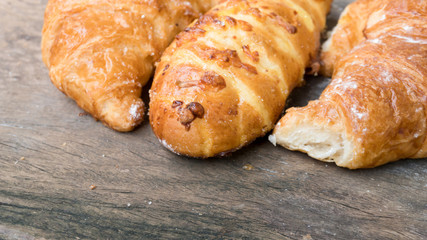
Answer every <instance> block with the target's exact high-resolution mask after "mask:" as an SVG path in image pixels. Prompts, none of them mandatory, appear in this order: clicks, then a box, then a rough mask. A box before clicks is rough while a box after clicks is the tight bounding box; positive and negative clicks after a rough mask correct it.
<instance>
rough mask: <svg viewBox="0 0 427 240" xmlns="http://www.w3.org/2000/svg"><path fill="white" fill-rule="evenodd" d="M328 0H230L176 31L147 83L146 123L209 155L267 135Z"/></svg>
mask: <svg viewBox="0 0 427 240" xmlns="http://www.w3.org/2000/svg"><path fill="white" fill-rule="evenodd" d="M330 4H331V0H310V1H308V0H286V1H285V0H270V1H266V0H264V1H262V0H258V1H255V0H247V1H244V0H233V1H225V2H223V3H222V4H220V5H218V6H216V7H214V8H213V9H212V10H210V11H209V12H208V13H206V14H205V15H204V16H202V17H200V18H199V19H198V20H197V21H196V22H195V23H193V24H192V25H190V26H189V27H188V28H186V29H185V30H184V32H182V33H180V34H179V35H178V36H177V37H176V39H175V41H174V42H173V43H172V44H171V46H169V47H168V48H167V49H166V50H165V52H164V54H163V56H162V58H161V60H160V62H159V64H158V67H157V70H156V73H155V76H154V80H153V85H152V88H151V90H150V112H149V116H150V124H151V126H152V128H153V131H154V133H155V134H156V136H157V137H158V138H159V140H160V141H161V143H162V144H163V145H164V146H166V147H167V148H168V149H170V150H171V151H173V152H175V153H178V154H183V155H188V156H192V157H200V158H207V157H212V156H216V155H224V154H226V153H229V152H232V151H235V150H237V149H239V148H241V147H242V146H244V145H246V144H248V143H249V142H251V141H253V140H254V139H256V138H257V137H260V136H263V135H265V134H266V133H267V132H269V131H270V130H271V129H272V128H273V127H274V123H275V122H276V121H277V119H278V118H279V116H280V114H281V112H282V111H283V108H284V105H285V100H286V98H287V96H288V95H289V93H290V91H291V90H292V89H293V88H294V87H295V86H297V85H298V84H300V83H301V81H302V77H303V74H304V69H305V68H306V67H308V66H310V64H311V61H312V60H314V59H316V58H317V57H316V55H317V50H318V48H319V45H320V43H319V35H320V31H321V30H322V29H323V27H324V25H325V18H326V14H327V12H328V11H329V7H330Z"/></svg>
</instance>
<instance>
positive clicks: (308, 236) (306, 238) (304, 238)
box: [302, 234, 313, 240]
mask: <svg viewBox="0 0 427 240" xmlns="http://www.w3.org/2000/svg"><path fill="white" fill-rule="evenodd" d="M302 239H303V240H312V239H313V238H312V237H311V235H310V234H307V235H305V236H303V237H302Z"/></svg>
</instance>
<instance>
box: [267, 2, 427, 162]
mask: <svg viewBox="0 0 427 240" xmlns="http://www.w3.org/2000/svg"><path fill="white" fill-rule="evenodd" d="M360 2H366V1H360ZM372 2H375V1H372ZM377 2H378V3H380V4H377V8H376V9H374V10H373V11H372V12H371V13H370V14H369V15H367V19H365V20H364V21H361V22H363V23H364V26H358V27H357V28H354V29H346V28H344V27H343V26H338V30H337V31H336V32H335V33H334V35H332V44H334V42H340V39H339V38H352V36H355V35H363V37H364V38H366V40H362V42H361V43H360V44H359V45H357V46H355V47H353V49H350V48H351V47H350V45H348V46H347V47H346V46H345V44H342V45H338V46H333V45H331V48H330V49H329V51H331V52H330V53H332V54H333V55H335V56H339V54H336V53H335V52H333V49H340V50H339V51H341V53H346V55H345V56H343V57H339V58H337V59H336V60H335V61H334V63H332V65H333V69H334V74H333V78H332V82H331V84H330V85H329V86H328V87H327V88H326V89H325V90H324V92H323V93H322V95H321V96H320V99H319V100H316V101H312V102H310V103H309V104H308V106H306V107H303V108H291V109H289V110H288V111H287V113H286V114H285V116H284V117H283V118H282V119H281V120H280V122H279V123H278V124H277V126H276V128H275V130H274V132H273V135H272V136H271V140H272V141H273V142H275V143H278V144H280V145H282V146H284V147H286V148H288V149H291V150H299V151H302V152H306V153H307V154H308V155H310V156H311V157H313V158H316V159H319V160H322V161H328V162H335V163H336V164H337V165H338V166H341V167H346V168H350V169H357V168H371V167H376V166H379V165H382V164H386V163H388V162H392V161H396V160H399V159H404V158H425V157H427V24H426V23H427V2H426V1H419V0H384V1H377ZM353 6H358V5H357V3H356V4H355V5H350V7H349V9H348V11H347V12H348V13H350V12H352V11H356V10H358V11H361V13H360V14H359V16H361V15H363V14H364V13H363V11H364V9H363V8H356V9H352V7H353ZM353 16H355V15H353ZM343 17H346V15H345V16H343ZM347 17H348V16H347ZM349 21H352V19H349ZM353 21H354V22H356V20H353ZM340 24H341V21H340ZM351 30H355V31H363V34H360V33H352V32H351ZM347 34H350V35H352V36H347Z"/></svg>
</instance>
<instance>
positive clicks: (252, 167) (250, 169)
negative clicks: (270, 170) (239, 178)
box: [243, 163, 254, 171]
mask: <svg viewBox="0 0 427 240" xmlns="http://www.w3.org/2000/svg"><path fill="white" fill-rule="evenodd" d="M243 169H245V170H247V171H252V170H254V166H252V165H251V164H249V163H248V164H245V165H244V166H243Z"/></svg>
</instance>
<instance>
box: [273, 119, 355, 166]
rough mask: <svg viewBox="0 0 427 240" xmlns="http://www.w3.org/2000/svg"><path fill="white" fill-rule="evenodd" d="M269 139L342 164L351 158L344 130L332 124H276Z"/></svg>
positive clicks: (327, 160) (317, 157) (319, 158)
mask: <svg viewBox="0 0 427 240" xmlns="http://www.w3.org/2000/svg"><path fill="white" fill-rule="evenodd" d="M270 140H272V142H273V141H275V142H276V143H277V144H279V145H281V146H283V147H285V148H287V149H290V150H298V151H301V152H305V153H307V154H308V155H309V156H310V157H312V158H315V159H318V160H321V161H325V162H336V163H337V165H344V164H345V163H346V162H348V161H350V160H351V154H352V148H353V147H352V144H351V142H350V141H349V140H347V139H346V137H345V133H344V131H339V130H338V129H334V127H333V126H330V127H324V126H319V125H315V124H310V123H302V124H298V125H292V124H291V125H287V126H280V125H279V126H277V127H276V130H275V132H274V133H273V135H272V137H271V138H270Z"/></svg>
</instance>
